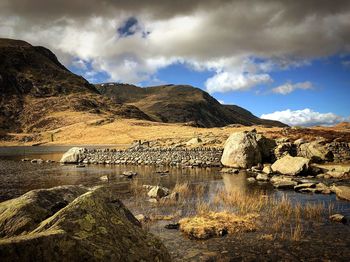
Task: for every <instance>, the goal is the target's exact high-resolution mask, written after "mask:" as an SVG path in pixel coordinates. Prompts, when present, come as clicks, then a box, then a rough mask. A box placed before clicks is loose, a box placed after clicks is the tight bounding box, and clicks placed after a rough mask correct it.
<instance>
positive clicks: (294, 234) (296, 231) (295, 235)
mask: <svg viewBox="0 0 350 262" xmlns="http://www.w3.org/2000/svg"><path fill="white" fill-rule="evenodd" d="M302 237H303V226H302V224H300V223H297V224H296V226H295V227H291V229H290V238H291V240H293V241H300V240H301V239H302Z"/></svg>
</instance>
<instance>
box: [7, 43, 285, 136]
mask: <svg viewBox="0 0 350 262" xmlns="http://www.w3.org/2000/svg"><path fill="white" fill-rule="evenodd" d="M111 86H112V85H110V84H105V85H103V84H101V85H93V84H90V83H89V82H88V81H87V80H85V79H84V78H83V77H82V76H78V75H76V74H74V73H72V72H70V71H69V70H68V69H67V68H66V67H65V66H64V65H62V64H61V63H60V62H59V60H58V59H57V57H56V55H55V54H54V53H53V52H51V51H50V50H49V49H47V48H45V47H42V46H33V45H31V44H29V43H27V42H25V41H22V40H13V39H5V38H0V129H2V130H5V131H6V132H17V133H21V132H42V131H48V130H55V129H57V128H60V127H63V126H66V125H69V124H72V123H76V121H79V117H76V116H75V117H74V118H73V117H71V118H70V119H69V115H70V112H78V113H82V114H83V113H84V114H85V113H87V114H91V115H95V116H96V117H99V118H104V119H109V120H108V121H114V120H113V119H116V118H118V117H121V118H135V119H141V120H147V121H156V122H164V123H187V124H189V125H192V126H198V127H220V126H225V125H229V124H242V125H255V124H259V125H269V126H285V125H284V124H282V123H280V122H277V121H270V120H261V119H259V118H257V117H255V116H254V115H253V114H251V113H250V112H249V111H247V110H245V109H243V108H240V107H238V106H223V105H221V104H220V103H219V102H218V101H217V100H216V99H215V98H213V97H211V96H210V95H209V94H208V93H206V92H205V91H203V90H201V89H199V88H195V87H192V86H189V85H163V86H152V87H147V88H140V87H137V86H134V85H128V84H119V87H120V88H117V89H116V88H110V87H111ZM114 86H115V84H113V87H114Z"/></svg>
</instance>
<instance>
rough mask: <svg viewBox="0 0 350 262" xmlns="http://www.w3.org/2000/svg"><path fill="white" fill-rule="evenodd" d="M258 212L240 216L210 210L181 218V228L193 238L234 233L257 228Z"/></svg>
mask: <svg viewBox="0 0 350 262" xmlns="http://www.w3.org/2000/svg"><path fill="white" fill-rule="evenodd" d="M257 217H258V215H257V214H247V215H245V216H238V215H236V214H232V213H230V212H227V211H224V212H217V213H216V212H208V213H202V214H201V215H197V216H194V217H189V218H183V219H181V220H180V222H179V223H180V230H181V231H183V232H184V233H185V234H186V235H188V236H189V237H191V238H196V239H207V238H210V237H213V236H222V235H224V234H226V233H229V234H234V233H239V232H249V231H254V230H256V228H257V226H256V223H255V219H256V218H257Z"/></svg>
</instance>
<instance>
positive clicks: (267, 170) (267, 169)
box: [262, 165, 273, 175]
mask: <svg viewBox="0 0 350 262" xmlns="http://www.w3.org/2000/svg"><path fill="white" fill-rule="evenodd" d="M262 172H263V173H265V174H268V175H270V174H272V173H273V171H272V168H271V165H264V168H263V170H262Z"/></svg>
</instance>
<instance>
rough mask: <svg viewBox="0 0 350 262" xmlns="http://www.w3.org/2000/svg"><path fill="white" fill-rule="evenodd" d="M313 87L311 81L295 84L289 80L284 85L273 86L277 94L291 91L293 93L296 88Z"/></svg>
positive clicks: (273, 90)
mask: <svg viewBox="0 0 350 262" xmlns="http://www.w3.org/2000/svg"><path fill="white" fill-rule="evenodd" d="M312 88H313V86H312V83H311V82H309V81H306V82H300V83H295V84H293V83H290V82H287V83H285V84H283V85H280V86H278V87H275V88H273V89H272V92H274V93H276V94H281V95H287V94H289V93H292V92H293V91H295V90H296V89H303V90H306V89H312Z"/></svg>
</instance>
